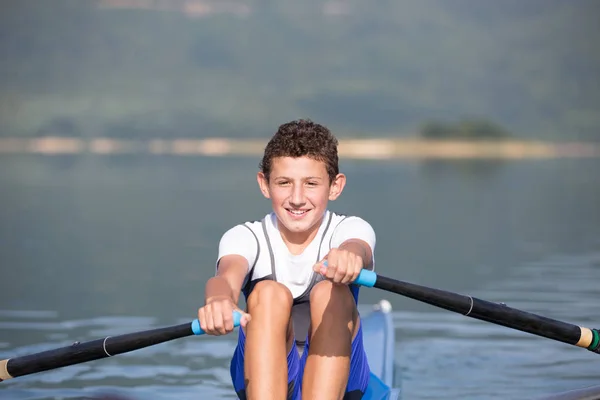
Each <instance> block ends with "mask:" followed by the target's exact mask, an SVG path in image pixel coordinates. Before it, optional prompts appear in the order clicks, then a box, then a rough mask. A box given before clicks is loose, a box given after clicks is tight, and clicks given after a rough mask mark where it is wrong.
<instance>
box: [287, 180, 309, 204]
mask: <svg viewBox="0 0 600 400" xmlns="http://www.w3.org/2000/svg"><path fill="white" fill-rule="evenodd" d="M305 202H306V201H305V200H304V190H303V187H302V185H294V186H293V188H292V195H291V197H290V205H292V206H294V207H301V206H302V205H304V203H305Z"/></svg>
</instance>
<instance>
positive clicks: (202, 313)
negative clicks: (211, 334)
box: [198, 307, 206, 332]
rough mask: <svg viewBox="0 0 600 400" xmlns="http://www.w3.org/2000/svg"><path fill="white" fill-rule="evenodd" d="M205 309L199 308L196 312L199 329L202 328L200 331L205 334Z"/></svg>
mask: <svg viewBox="0 0 600 400" xmlns="http://www.w3.org/2000/svg"><path fill="white" fill-rule="evenodd" d="M204 308H205V307H201V308H200V309H199V310H198V321H199V322H200V328H202V330H203V331H204V332H206V313H205V311H204Z"/></svg>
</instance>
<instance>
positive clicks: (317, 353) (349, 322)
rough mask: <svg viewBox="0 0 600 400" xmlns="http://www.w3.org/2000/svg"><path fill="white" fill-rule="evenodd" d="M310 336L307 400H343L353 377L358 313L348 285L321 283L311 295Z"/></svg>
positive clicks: (305, 382)
mask: <svg viewBox="0 0 600 400" xmlns="http://www.w3.org/2000/svg"><path fill="white" fill-rule="evenodd" d="M310 314H311V316H310V321H311V336H310V345H309V352H308V358H307V361H306V366H305V369H304V377H303V383H302V397H303V398H304V399H327V400H329V399H332V400H333V399H336V400H337V399H342V398H343V397H344V393H345V391H346V385H347V383H348V375H349V374H350V353H351V350H352V339H353V338H354V336H355V335H356V332H357V331H358V325H359V321H358V311H357V310H356V304H355V302H354V298H353V297H352V293H351V292H350V289H349V288H348V286H347V285H341V284H333V283H331V282H329V281H322V282H319V283H318V284H317V285H315V287H314V288H313V289H312V291H311V294H310Z"/></svg>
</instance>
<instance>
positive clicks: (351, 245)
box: [338, 239, 373, 270]
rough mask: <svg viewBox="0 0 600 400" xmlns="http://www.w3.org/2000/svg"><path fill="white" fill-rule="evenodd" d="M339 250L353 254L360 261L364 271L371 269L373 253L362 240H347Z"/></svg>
mask: <svg viewBox="0 0 600 400" xmlns="http://www.w3.org/2000/svg"><path fill="white" fill-rule="evenodd" d="M338 249H339V250H346V251H349V252H350V253H354V254H356V255H357V256H359V257H360V258H361V259H362V265H363V268H364V269H368V270H372V269H373V252H372V250H371V246H369V245H368V244H367V242H365V241H364V240H360V239H348V240H346V241H345V242H344V243H342V244H341V245H340V246H339V247H338Z"/></svg>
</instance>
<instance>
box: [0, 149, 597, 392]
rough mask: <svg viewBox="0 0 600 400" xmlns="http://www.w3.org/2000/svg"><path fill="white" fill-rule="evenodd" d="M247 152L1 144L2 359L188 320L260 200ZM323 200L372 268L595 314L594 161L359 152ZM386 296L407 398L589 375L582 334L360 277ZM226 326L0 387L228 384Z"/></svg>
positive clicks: (587, 321)
mask: <svg viewBox="0 0 600 400" xmlns="http://www.w3.org/2000/svg"><path fill="white" fill-rule="evenodd" d="M256 164H257V160H255V159H227V158H223V159H220V158H215V159H185V158H164V159H160V158H149V159H143V158H114V157H113V158H97V157H90V158H85V157H81V158H69V157H66V158H65V157H61V158H44V157H28V156H3V157H2V158H0V191H1V192H0V193H1V195H0V266H1V268H2V275H1V278H0V359H4V358H8V357H14V356H19V355H25V354H29V353H33V352H38V351H42V350H47V349H52V348H55V347H60V346H65V345H69V344H71V343H72V342H73V341H76V340H77V341H86V340H92V339H97V338H101V337H104V336H107V335H116V334H120V333H127V332H133V331H137V330H142V329H148V328H152V327H159V326H164V325H171V324H175V323H181V322H186V321H191V320H192V319H193V318H194V317H195V312H196V309H197V307H198V306H199V305H200V304H201V301H202V298H203V286H204V282H205V280H206V279H207V278H208V277H209V276H211V274H212V273H213V265H214V258H215V255H216V246H217V242H218V239H219V237H220V235H221V234H222V233H223V232H224V231H225V230H226V229H228V228H229V227H230V226H232V225H234V224H236V223H239V222H243V221H246V220H253V219H257V218H260V217H261V216H262V215H264V214H265V213H267V212H268V211H269V203H268V202H267V201H266V200H264V199H263V198H262V197H261V196H260V193H259V191H258V189H257V187H256V183H255V179H254V174H255V171H256ZM342 167H343V170H344V172H346V173H347V174H348V177H349V180H348V186H347V187H346V191H345V193H344V195H343V196H342V198H341V199H340V200H338V201H337V202H335V203H332V204H331V208H332V209H334V210H336V211H339V212H344V213H353V214H358V215H361V216H363V217H364V218H366V219H367V220H369V221H370V222H371V223H372V224H373V226H374V228H375V230H376V232H377V234H378V242H377V249H376V262H377V269H378V271H379V272H380V273H381V274H383V275H388V276H392V277H397V278H399V279H403V280H406V281H409V282H414V283H420V284H424V285H427V286H432V287H438V288H443V289H447V290H453V291H457V292H460V293H464V294H471V295H474V296H477V297H480V298H483V299H487V300H491V301H503V302H506V303H507V304H508V305H510V306H513V307H517V308H521V309H525V310H527V311H531V312H535V313H540V314H542V315H545V316H548V317H552V318H556V319H561V320H564V321H567V322H570V323H574V324H580V325H584V326H589V327H599V326H600V311H599V309H598V304H599V300H600V162H599V161H598V160H580V161H568V160H554V161H519V162H512V163H507V164H499V163H428V164H418V163H406V162H366V161H364V162H356V161H348V162H346V163H344V164H343V165H342ZM381 298H387V299H388V300H389V301H390V302H391V303H392V305H393V307H394V310H395V311H394V320H395V323H396V329H397V344H396V358H397V362H398V365H399V371H400V375H401V381H400V385H401V386H402V389H403V392H404V399H436V398H453V399H531V398H536V397H539V396H541V395H544V394H547V393H553V392H557V391H563V390H569V389H573V388H578V387H582V386H588V385H593V384H600V358H599V357H598V356H597V355H594V354H592V353H591V352H588V351H585V350H583V349H579V348H575V347H572V346H568V345H565V344H562V343H558V342H554V341H551V340H548V339H544V338H539V337H535V336H532V335H529V334H525V333H521V332H517V331H514V330H510V329H507V328H504V327H500V326H496V325H492V324H489V323H484V322H480V321H477V320H473V319H469V318H466V317H463V316H460V315H456V314H452V313H450V312H448V311H443V310H439V309H436V308H433V307H431V306H428V305H424V304H422V303H419V302H416V301H414V300H410V299H405V298H402V297H400V296H392V295H389V294H387V293H384V292H380V291H377V290H376V289H363V290H362V292H361V303H362V304H361V307H363V308H364V309H365V310H366V309H368V307H369V304H372V303H374V302H377V301H378V300H379V299H381ZM234 340H235V337H234V336H233V335H232V336H229V337H222V338H210V337H201V338H200V337H198V338H195V337H190V338H184V339H180V340H178V341H173V342H169V343H165V344H161V345H157V346H154V347H151V348H147V349H144V350H140V351H137V352H133V353H128V354H124V355H120V356H118V357H114V358H111V359H104V360H99V361H95V362H91V363H87V364H80V365H77V366H71V367H67V368H63V369H60V370H54V371H49V372H44V373H40V374H35V375H31V376H26V377H21V378H17V379H14V380H10V381H7V382H3V383H2V384H0V398H2V399H5V398H6V399H17V400H20V399H75V398H82V397H86V396H95V395H98V394H101V393H106V392H117V393H120V394H122V395H126V396H129V397H131V398H134V399H140V400H142V399H199V398H202V399H205V398H234V397H233V396H232V390H231V384H230V378H229V370H228V366H229V357H230V355H231V353H232V349H233V346H234V343H235V342H234Z"/></svg>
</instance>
